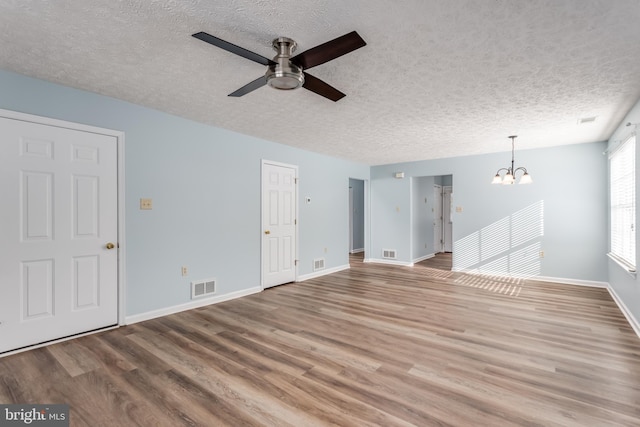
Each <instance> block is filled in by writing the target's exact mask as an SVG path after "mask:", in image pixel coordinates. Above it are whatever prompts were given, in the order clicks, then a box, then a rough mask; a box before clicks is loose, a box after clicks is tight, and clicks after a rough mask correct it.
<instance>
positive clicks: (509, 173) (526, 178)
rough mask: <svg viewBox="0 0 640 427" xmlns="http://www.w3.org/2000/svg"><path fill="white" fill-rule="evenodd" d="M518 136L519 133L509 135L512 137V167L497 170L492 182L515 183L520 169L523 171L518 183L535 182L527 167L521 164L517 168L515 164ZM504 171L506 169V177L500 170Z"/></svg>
mask: <svg viewBox="0 0 640 427" xmlns="http://www.w3.org/2000/svg"><path fill="white" fill-rule="evenodd" d="M517 137H518V136H517V135H511V136H510V137H509V138H511V167H509V168H500V169H498V172H496V176H494V177H493V181H491V183H492V184H503V185H509V184H515V182H516V172H518V171H522V172H523V174H522V176H521V177H520V181H519V182H518V184H531V183H532V182H533V180H532V179H531V176H530V175H529V173H528V172H527V168H524V167H522V166H520V167H519V168H516V167H515V166H514V164H515V162H514V152H515V140H516V138H517ZM502 171H506V174H505V175H504V178H503V177H502V176H501V175H500V172H502Z"/></svg>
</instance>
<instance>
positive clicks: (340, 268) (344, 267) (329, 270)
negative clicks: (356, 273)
mask: <svg viewBox="0 0 640 427" xmlns="http://www.w3.org/2000/svg"><path fill="white" fill-rule="evenodd" d="M349 268H351V267H350V266H349V264H346V265H341V266H338V267H333V268H326V269H324V270H318V271H314V272H313V273H309V274H303V275H301V276H298V278H297V279H296V282H304V281H305V280H309V279H315V278H316V277H321V276H326V275H327V274H331V273H337V272H338V271H343V270H348V269H349Z"/></svg>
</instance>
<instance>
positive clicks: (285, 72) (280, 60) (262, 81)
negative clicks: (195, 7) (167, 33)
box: [193, 31, 366, 102]
mask: <svg viewBox="0 0 640 427" xmlns="http://www.w3.org/2000/svg"><path fill="white" fill-rule="evenodd" d="M193 37H195V38H197V39H200V40H202V41H204V42H207V43H210V44H212V45H214V46H217V47H219V48H221V49H224V50H226V51H228V52H231V53H235V54H236V55H240V56H242V57H243V58H247V59H249V60H251V61H254V62H257V63H258V64H262V65H266V66H267V72H266V73H265V74H264V76H261V77H258V78H257V79H255V80H254V81H252V82H250V83H247V84H246V85H244V86H242V87H241V88H240V89H238V90H236V91H235V92H232V93H230V94H229V96H234V97H239V96H243V95H246V94H248V93H249V92H252V91H254V90H256V89H258V88H260V87H262V86H264V85H269V86H271V87H273V88H276V89H281V90H291V89H297V88H299V87H301V86H302V87H303V88H305V89H308V90H310V91H311V92H315V93H317V94H318V95H320V96H324V97H325V98H328V99H330V100H332V101H334V102H335V101H338V100H339V99H341V98H343V97H345V96H346V95H345V94H344V93H342V92H340V91H339V90H338V89H336V88H334V87H333V86H331V85H329V84H327V83H325V82H323V81H322V80H320V79H319V78H317V77H314V76H312V75H311V74H309V73H307V72H306V71H305V70H307V69H309V68H312V67H315V66H317V65H320V64H324V63H325V62H329V61H331V60H333V59H336V58H338V57H340V56H342V55H346V54H347V53H349V52H353V51H354V50H356V49H359V48H361V47H363V46H365V45H366V43H365V41H364V40H363V39H362V37H360V36H359V35H358V33H356V32H355V31H352V32H350V33H348V34H345V35H343V36H340V37H338V38H336V39H333V40H330V41H328V42H326V43H323V44H321V45H318V46H316V47H313V48H311V49H309V50H306V51H304V52H302V53H299V54H298V55H296V56H293V57H292V56H291V55H292V54H293V52H294V51H295V50H296V47H297V43H296V42H295V41H293V40H292V39H290V38H288V37H278V38H277V39H274V40H273V42H272V46H273V49H274V50H275V51H276V52H277V55H276V56H274V57H273V60H271V59H268V58H265V57H264V56H261V55H258V54H257V53H254V52H251V51H249V50H247V49H245V48H242V47H240V46H236V45H234V44H232V43H229V42H227V41H224V40H222V39H219V38H218V37H215V36H212V35H211V34H207V33H205V32H202V31H201V32H199V33H195V34H193Z"/></svg>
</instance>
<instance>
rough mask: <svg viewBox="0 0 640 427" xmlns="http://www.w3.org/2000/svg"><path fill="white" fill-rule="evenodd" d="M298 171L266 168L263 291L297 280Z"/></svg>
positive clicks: (263, 168) (275, 165)
mask: <svg viewBox="0 0 640 427" xmlns="http://www.w3.org/2000/svg"><path fill="white" fill-rule="evenodd" d="M296 177H297V168H296V167H295V166H287V165H280V164H272V163H267V162H263V164H262V287H263V288H268V287H271V286H276V285H281V284H283V283H290V282H293V281H295V279H296V269H295V258H296V244H297V236H296V228H297V227H296V222H297V220H296V216H297V215H296V213H297V197H296V193H297V192H296Z"/></svg>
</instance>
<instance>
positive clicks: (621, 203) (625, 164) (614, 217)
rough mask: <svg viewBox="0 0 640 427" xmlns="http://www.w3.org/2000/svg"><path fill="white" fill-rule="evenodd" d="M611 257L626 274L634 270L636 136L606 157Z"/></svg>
mask: <svg viewBox="0 0 640 427" xmlns="http://www.w3.org/2000/svg"><path fill="white" fill-rule="evenodd" d="M609 176H610V182H609V185H610V189H609V194H610V197H611V199H610V201H609V205H610V208H611V253H610V255H611V256H612V257H613V258H614V259H615V260H616V261H618V262H620V263H621V264H623V265H624V266H625V267H627V268H628V269H629V271H632V272H635V269H636V136H635V135H633V136H631V137H630V138H628V139H627V140H626V141H624V142H623V143H622V144H620V146H619V147H618V148H617V149H616V150H614V151H613V152H612V153H611V156H610V157H609Z"/></svg>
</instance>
